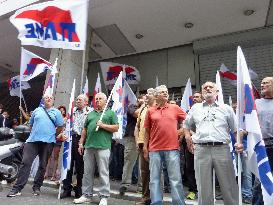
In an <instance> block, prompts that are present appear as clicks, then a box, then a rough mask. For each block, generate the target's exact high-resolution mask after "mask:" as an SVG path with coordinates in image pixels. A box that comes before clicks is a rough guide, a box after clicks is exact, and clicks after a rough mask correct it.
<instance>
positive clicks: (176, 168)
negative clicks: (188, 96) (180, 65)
mask: <svg viewBox="0 0 273 205" xmlns="http://www.w3.org/2000/svg"><path fill="white" fill-rule="evenodd" d="M155 98H156V103H157V104H156V106H153V107H150V108H149V109H148V111H147V113H146V118H145V122H144V127H145V142H144V148H143V151H144V158H145V159H146V160H148V158H149V163H150V164H149V167H150V192H151V205H163V197H162V192H161V186H160V179H161V171H162V162H163V160H165V162H166V166H167V171H168V175H169V180H170V185H171V196H172V204H173V205H183V204H185V201H184V191H183V185H182V180H181V172H180V153H179V147H180V146H179V132H180V131H181V130H179V131H178V130H177V124H178V122H179V123H182V121H183V120H184V119H185V118H186V113H185V112H184V111H183V110H182V109H181V108H180V107H178V106H177V105H173V104H169V103H168V98H169V94H168V89H167V87H166V86H165V85H161V86H158V87H156V88H155ZM148 154H149V157H148Z"/></svg>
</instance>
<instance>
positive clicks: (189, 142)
mask: <svg viewBox="0 0 273 205" xmlns="http://www.w3.org/2000/svg"><path fill="white" fill-rule="evenodd" d="M184 134H185V139H186V142H187V146H188V150H189V151H190V152H191V153H193V151H194V144H193V142H192V137H191V131H190V129H187V128H184Z"/></svg>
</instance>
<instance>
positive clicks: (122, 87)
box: [112, 72, 137, 139]
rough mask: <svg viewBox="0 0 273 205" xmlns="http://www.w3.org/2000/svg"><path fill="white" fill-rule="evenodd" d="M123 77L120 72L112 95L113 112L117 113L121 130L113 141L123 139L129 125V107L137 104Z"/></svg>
mask: <svg viewBox="0 0 273 205" xmlns="http://www.w3.org/2000/svg"><path fill="white" fill-rule="evenodd" d="M122 75H123V74H122V72H120V74H119V76H118V78H117V80H116V83H115V85H114V87H113V94H112V100H113V106H112V110H113V111H114V112H115V113H116V115H117V117H118V123H119V130H118V132H115V133H114V134H113V139H122V137H123V135H124V132H125V128H126V125H127V111H128V107H129V106H130V105H136V103H137V98H136V96H135V94H134V93H133V91H132V89H131V88H130V86H129V84H128V83H127V82H126V80H125V79H124V78H123V77H122Z"/></svg>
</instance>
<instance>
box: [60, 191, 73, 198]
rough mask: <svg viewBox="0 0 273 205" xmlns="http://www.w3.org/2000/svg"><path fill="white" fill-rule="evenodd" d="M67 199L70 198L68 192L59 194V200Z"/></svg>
mask: <svg viewBox="0 0 273 205" xmlns="http://www.w3.org/2000/svg"><path fill="white" fill-rule="evenodd" d="M68 197H71V192H70V191H63V193H61V196H60V198H61V199H64V198H68Z"/></svg>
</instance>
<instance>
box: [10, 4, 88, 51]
mask: <svg viewBox="0 0 273 205" xmlns="http://www.w3.org/2000/svg"><path fill="white" fill-rule="evenodd" d="M87 7H88V0H77V1H75V0H66V1H63V0H55V1H47V2H43V3H39V4H33V5H30V6H27V7H24V8H22V9H19V10H17V11H16V12H15V14H14V15H12V16H11V17H10V22H11V23H12V24H13V25H14V26H15V27H16V28H17V30H18V32H19V35H18V39H19V40H21V44H22V45H34V46H39V47H44V48H63V49H73V50H84V49H85V42H86V29H87Z"/></svg>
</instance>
